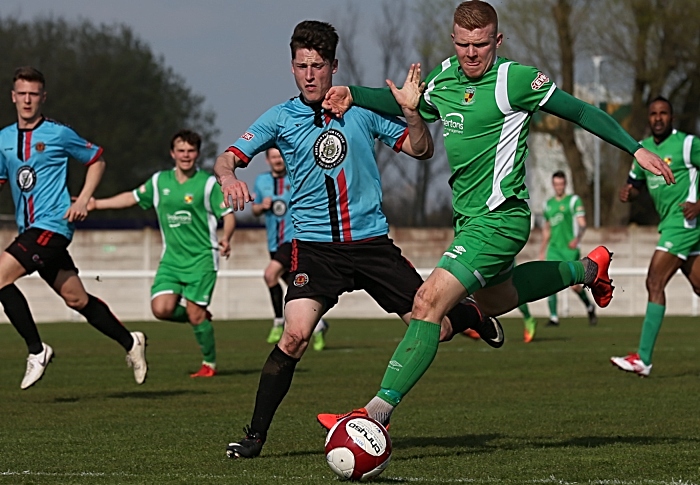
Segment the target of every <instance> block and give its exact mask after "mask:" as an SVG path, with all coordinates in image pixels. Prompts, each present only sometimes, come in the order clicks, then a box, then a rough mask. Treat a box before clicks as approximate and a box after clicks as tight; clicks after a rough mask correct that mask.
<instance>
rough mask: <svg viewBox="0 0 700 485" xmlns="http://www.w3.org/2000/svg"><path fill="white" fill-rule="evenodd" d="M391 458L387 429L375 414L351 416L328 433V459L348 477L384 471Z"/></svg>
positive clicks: (338, 471)
mask: <svg viewBox="0 0 700 485" xmlns="http://www.w3.org/2000/svg"><path fill="white" fill-rule="evenodd" d="M390 460H391V439H390V438H389V433H388V432H387V430H386V429H385V428H384V426H382V425H381V424H379V422H378V421H375V420H374V419H372V418H365V417H357V416H349V417H347V418H344V419H341V420H340V421H338V422H337V423H336V424H335V426H333V428H331V430H330V431H329V432H328V436H326V461H328V466H330V467H331V470H333V471H334V472H335V473H336V475H338V476H339V477H340V478H344V479H346V480H367V479H369V478H372V477H376V476H377V475H379V474H380V473H382V472H383V471H384V470H385V469H386V467H387V466H389V461H390Z"/></svg>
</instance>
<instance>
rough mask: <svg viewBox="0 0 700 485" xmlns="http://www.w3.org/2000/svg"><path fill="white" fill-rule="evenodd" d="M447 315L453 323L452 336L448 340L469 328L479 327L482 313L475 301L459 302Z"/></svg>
mask: <svg viewBox="0 0 700 485" xmlns="http://www.w3.org/2000/svg"><path fill="white" fill-rule="evenodd" d="M447 316H448V317H449V318H450V323H452V336H451V337H450V338H449V339H448V340H450V339H452V337H454V336H455V335H457V334H460V333H462V332H464V331H465V330H466V329H468V328H479V324H480V323H481V313H479V310H478V309H477V308H476V306H475V305H474V304H473V303H457V304H456V305H455V306H454V307H453V308H452V310H450V311H449V312H447Z"/></svg>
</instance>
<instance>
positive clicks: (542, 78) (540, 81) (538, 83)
mask: <svg viewBox="0 0 700 485" xmlns="http://www.w3.org/2000/svg"><path fill="white" fill-rule="evenodd" d="M548 82H549V78H548V77H547V76H546V75H545V74H544V73H542V72H538V73H537V77H536V78H535V80H534V81H532V84H530V87H532V89H534V90H535V91H536V90H538V89H540V88H541V87H542V86H544V85H545V84H547V83H548Z"/></svg>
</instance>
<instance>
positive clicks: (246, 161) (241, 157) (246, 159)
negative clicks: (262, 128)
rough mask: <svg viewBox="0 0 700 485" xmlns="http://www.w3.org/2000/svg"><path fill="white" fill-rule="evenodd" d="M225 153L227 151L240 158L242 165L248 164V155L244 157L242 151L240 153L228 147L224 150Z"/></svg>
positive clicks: (234, 148)
mask: <svg viewBox="0 0 700 485" xmlns="http://www.w3.org/2000/svg"><path fill="white" fill-rule="evenodd" d="M226 151H227V152H231V153H233V154H234V155H236V156H237V157H238V158H240V159H241V160H242V161H243V163H245V164H246V165H247V164H249V163H250V158H249V157H248V155H246V154H245V153H243V152H242V151H240V150H239V149H238V148H236V147H228V148H227V149H226Z"/></svg>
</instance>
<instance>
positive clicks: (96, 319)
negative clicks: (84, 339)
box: [78, 295, 134, 352]
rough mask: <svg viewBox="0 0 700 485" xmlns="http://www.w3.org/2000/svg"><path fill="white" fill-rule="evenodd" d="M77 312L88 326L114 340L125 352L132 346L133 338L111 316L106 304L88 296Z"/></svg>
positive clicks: (115, 318)
mask: <svg viewBox="0 0 700 485" xmlns="http://www.w3.org/2000/svg"><path fill="white" fill-rule="evenodd" d="M78 312H79V313H80V314H81V315H82V316H84V317H85V318H86V319H87V321H88V323H89V324H90V325H92V326H93V327H95V328H96V329H97V330H99V331H100V332H102V333H103V334H105V335H106V336H108V337H109V338H111V339H112V340H116V341H117V342H118V343H119V345H121V346H122V347H124V350H126V351H127V352H128V351H130V350H131V347H133V346H134V338H133V337H132V336H131V334H130V333H129V331H128V330H127V329H126V328H124V325H122V324H121V322H120V321H119V320H117V317H115V316H114V315H113V314H112V312H111V311H110V310H109V307H108V306H107V304H106V303H105V302H103V301H102V300H100V299H99V298H97V297H94V296H92V295H88V302H87V305H85V306H84V307H83V308H81V309H80V310H78Z"/></svg>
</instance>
